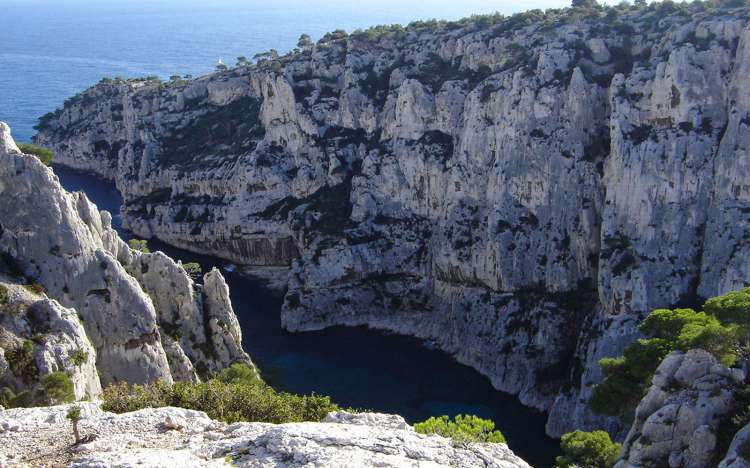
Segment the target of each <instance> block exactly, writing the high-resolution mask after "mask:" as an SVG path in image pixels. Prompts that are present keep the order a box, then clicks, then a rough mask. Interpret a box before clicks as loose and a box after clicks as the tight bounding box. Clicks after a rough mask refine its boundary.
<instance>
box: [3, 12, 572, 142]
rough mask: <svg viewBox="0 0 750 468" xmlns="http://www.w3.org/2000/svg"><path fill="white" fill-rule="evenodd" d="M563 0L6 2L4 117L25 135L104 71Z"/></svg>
mask: <svg viewBox="0 0 750 468" xmlns="http://www.w3.org/2000/svg"><path fill="white" fill-rule="evenodd" d="M566 3H567V2H566V1H564V0H562V1H561V0H530V1H525V2H520V1H517V0H460V1H456V0H317V1H308V0H0V121H6V122H8V123H9V124H10V126H11V128H12V129H13V131H14V135H15V137H16V139H17V140H18V141H28V140H29V139H30V138H31V137H32V135H33V130H32V126H33V125H34V124H35V123H36V121H37V119H38V118H39V117H40V116H42V115H44V114H45V113H47V112H49V111H51V110H54V109H55V108H56V107H59V106H60V105H61V104H62V102H63V101H64V100H65V99H66V98H68V97H70V96H72V95H74V94H76V93H77V92H79V91H82V90H84V89H86V88H87V87H89V86H91V85H92V84H94V83H96V82H97V81H99V80H100V79H101V78H102V77H103V76H111V77H113V76H118V75H121V76H124V77H138V76H146V75H158V76H160V77H162V78H168V77H169V76H170V75H174V74H178V75H185V74H193V75H200V74H204V73H208V72H210V71H211V70H212V69H213V66H214V64H216V62H217V61H218V59H219V58H223V60H224V62H226V63H229V64H231V63H234V60H235V58H236V57H238V56H240V55H244V56H246V57H252V56H253V55H254V54H255V53H257V52H262V51H267V50H269V49H271V48H275V49H277V50H278V51H280V52H284V51H287V50H290V49H291V48H293V47H294V46H295V45H296V44H297V39H298V38H299V35H300V34H301V33H307V34H310V35H311V36H312V37H313V38H314V39H317V38H319V37H320V36H322V35H323V34H324V33H325V32H328V31H332V30H334V29H338V28H341V29H345V30H348V31H352V30H354V29H356V28H366V27H368V26H372V25H376V24H392V23H401V24H407V23H409V22H410V21H413V20H417V19H430V18H441V19H458V18H462V17H465V16H470V15H471V14H475V13H491V12H495V11H501V12H503V13H512V12H516V11H520V10H525V9H529V8H537V7H540V8H545V7H552V6H555V7H559V6H563V5H565V4H566Z"/></svg>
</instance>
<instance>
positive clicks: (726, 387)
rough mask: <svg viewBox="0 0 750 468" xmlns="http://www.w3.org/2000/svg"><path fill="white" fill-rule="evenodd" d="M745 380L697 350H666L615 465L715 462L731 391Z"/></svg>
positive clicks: (696, 467) (699, 466)
mask: <svg viewBox="0 0 750 468" xmlns="http://www.w3.org/2000/svg"><path fill="white" fill-rule="evenodd" d="M744 380H745V373H744V372H743V371H742V370H741V369H727V368H726V367H724V366H722V365H721V364H719V363H718V362H717V361H716V359H715V358H714V357H713V356H712V355H711V354H710V353H708V352H706V351H703V350H701V349H694V350H690V351H688V352H681V351H674V352H672V353H671V354H669V355H668V356H667V357H666V358H665V359H664V360H663V361H662V363H661V364H660V365H659V368H658V369H657V370H656V374H655V375H654V378H653V385H652V386H651V388H649V390H648V393H647V394H646V396H645V397H644V398H643V399H642V400H641V402H640V403H639V404H638V408H637V409H636V411H635V421H634V422H633V426H632V427H631V429H630V432H629V433H628V436H627V438H626V439H625V442H624V443H623V447H622V455H621V456H622V459H621V460H620V461H619V462H618V463H617V464H616V465H615V466H616V468H630V467H638V466H670V467H685V468H703V467H708V466H712V465H715V463H716V460H717V459H720V458H721V457H720V456H718V455H717V453H716V452H717V450H716V449H717V433H718V430H719V426H720V423H721V422H722V420H723V419H724V418H725V417H728V415H729V413H730V412H731V411H732V410H733V406H734V392H735V390H737V388H738V387H739V386H740V385H741V384H743V382H744ZM745 432H746V431H745ZM743 434H744V432H743V431H740V433H738V436H737V437H740V438H741V437H743ZM739 443H740V442H737V443H736V444H733V446H734V447H735V449H732V448H730V454H731V453H732V452H733V451H736V450H737V449H736V447H737V446H738V445H739ZM728 456H730V455H728ZM727 463H728V462H727Z"/></svg>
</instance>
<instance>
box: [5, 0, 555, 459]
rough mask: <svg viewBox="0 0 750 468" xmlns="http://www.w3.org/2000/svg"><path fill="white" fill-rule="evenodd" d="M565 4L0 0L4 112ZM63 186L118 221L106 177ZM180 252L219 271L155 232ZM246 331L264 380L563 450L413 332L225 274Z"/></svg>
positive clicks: (529, 447)
mask: <svg viewBox="0 0 750 468" xmlns="http://www.w3.org/2000/svg"><path fill="white" fill-rule="evenodd" d="M562 6H566V5H564V4H561V3H560V2H559V1H551V0H530V1H525V2H518V1H505V0H503V1H493V0H484V1H483V0H461V1H455V0H454V1H447V0H430V1H426V0H425V1H419V0H377V1H374V0H372V1H357V0H350V1H343V0H330V1H329V0H318V1H316V2H309V1H307V2H306V1H292V0H280V1H274V0H265V1H260V0H244V1H243V0H202V1H201V0H117V1H115V0H106V1H105V0H98V1H97V0H0V121H4V122H7V123H8V124H9V125H10V126H11V128H12V131H13V135H14V137H15V139H16V140H17V141H19V142H28V141H30V140H31V138H32V137H33V135H34V129H33V126H34V125H35V124H36V122H37V119H38V118H39V117H40V116H42V115H44V114H45V113H47V112H50V111H52V110H54V109H56V108H57V107H60V106H61V105H62V103H63V101H64V100H65V99H66V98H68V97H70V96H73V95H75V94H76V93H78V92H81V91H83V90H84V89H86V88H87V87H89V86H91V85H93V84H95V83H96V82H98V81H99V80H100V79H101V78H102V77H105V76H108V77H115V76H123V77H140V76H147V75H157V76H159V77H161V78H163V79H168V77H169V76H171V75H187V74H191V75H194V76H198V75H201V74H205V73H209V72H211V71H212V70H213V69H214V67H215V65H216V63H217V62H218V61H219V60H220V59H221V60H222V61H223V62H224V63H227V64H232V63H234V61H235V59H236V57H238V56H245V57H252V56H253V55H254V54H255V53H258V52H263V51H267V50H269V49H272V48H273V49H276V50H278V51H279V52H282V53H283V52H285V51H287V50H290V49H292V48H294V47H295V45H296V43H297V40H298V38H299V36H300V34H302V33H306V34H309V35H310V36H312V38H313V39H314V40H316V39H317V38H319V37H321V36H322V35H323V34H325V33H326V32H328V31H332V30H334V29H344V30H347V31H349V32H351V31H353V30H355V29H358V28H362V29H364V28H367V27H369V26H372V25H377V24H394V23H399V24H404V25H405V24H408V23H409V22H412V21H417V20H428V19H433V18H434V19H448V20H453V19H459V18H463V17H466V16H470V15H472V14H483V13H494V12H497V11H499V12H501V13H504V14H511V13H514V12H517V11H521V10H526V9H529V8H549V7H562ZM54 170H55V172H56V173H57V174H58V176H59V177H60V180H61V182H62V183H63V185H64V186H65V187H66V188H67V189H68V190H82V191H84V192H86V193H87V195H88V196H89V198H91V199H92V201H94V202H95V203H96V204H97V205H98V206H99V207H100V209H106V210H109V211H111V212H112V213H113V214H114V216H115V219H114V224H115V227H116V228H117V229H118V230H119V231H120V233H121V235H122V236H123V237H125V238H127V237H128V236H129V235H130V234H129V233H128V232H127V231H125V230H123V229H122V227H121V226H120V224H119V216H118V213H119V207H120V204H121V199H120V196H119V194H118V193H117V191H116V189H115V188H114V187H113V186H112V184H110V183H108V182H106V181H102V180H100V179H98V178H96V177H94V176H91V175H88V174H82V173H79V172H75V171H71V170H68V169H65V168H62V167H55V168H54ZM154 248H155V249H158V250H163V251H165V252H166V253H168V254H169V255H171V256H173V257H175V258H178V259H181V260H183V261H198V262H199V263H201V264H202V265H203V267H204V269H206V268H210V267H213V266H217V267H220V268H221V267H224V266H226V264H225V263H224V262H222V261H221V260H219V259H216V258H211V257H204V256H198V255H195V254H192V253H190V252H186V251H183V250H180V249H175V248H173V247H170V246H168V245H164V244H161V243H159V242H158V241H153V242H152V249H154ZM224 274H225V276H226V277H227V280H228V282H229V285H230V289H231V291H232V303H233V306H234V308H235V311H236V312H237V315H238V317H239V320H240V324H241V326H242V332H243V346H244V347H245V349H246V350H247V351H248V352H249V354H250V355H251V357H252V358H253V360H254V361H255V362H256V364H258V366H259V367H260V369H261V370H262V372H263V377H264V378H265V379H266V380H267V381H268V382H269V383H270V384H271V385H273V386H274V387H275V388H277V389H279V390H283V391H290V392H299V393H310V392H315V393H319V394H325V395H330V396H331V397H332V398H333V399H334V401H336V402H337V403H339V404H340V405H341V406H344V407H354V408H363V409H369V410H375V411H380V412H390V413H398V414H401V415H403V416H404V417H405V418H406V419H407V421H409V422H410V423H413V422H416V421H420V420H423V419H426V418H427V417H429V416H433V415H443V414H446V415H449V416H454V415H456V414H462V413H468V414H477V415H479V416H482V417H485V418H490V419H492V420H493V421H495V423H496V425H497V427H498V428H499V429H500V430H501V431H502V432H503V433H504V434H505V436H506V438H507V439H508V443H509V445H510V447H511V448H512V449H513V450H514V451H515V452H516V453H517V454H518V455H519V456H521V457H523V458H524V459H525V460H527V461H528V462H529V463H531V464H532V465H533V466H536V467H549V466H551V465H552V464H553V461H554V457H555V456H556V455H558V454H559V453H558V452H559V449H558V444H557V442H556V441H554V440H552V439H550V438H548V437H547V436H546V435H545V434H544V421H545V418H544V415H542V414H540V413H538V412H536V411H534V410H531V409H529V408H526V407H524V406H522V405H521V404H520V403H518V401H517V400H516V399H515V397H513V396H511V395H507V394H504V393H502V392H499V391H497V390H495V389H494V388H493V387H492V385H491V384H490V382H489V380H488V379H487V378H486V377H484V376H482V375H480V374H479V373H478V372H476V371H474V370H473V369H471V368H469V367H467V366H464V365H461V364H459V363H457V362H456V361H455V360H454V359H453V358H452V357H451V356H449V355H448V354H446V353H443V352H441V351H439V350H436V349H433V347H432V346H430V344H429V343H425V342H422V341H420V340H417V339H414V338H410V337H404V336H397V335H392V334H387V333H382V332H376V331H372V330H368V329H367V328H365V327H357V328H344V327H333V328H330V329H327V330H322V331H318V332H310V333H299V334H292V333H288V332H286V331H284V330H283V329H282V328H281V326H280V319H279V312H280V309H281V301H282V300H281V298H280V297H279V296H278V294H274V292H273V291H271V290H269V289H267V288H266V287H265V286H264V285H263V284H262V283H261V282H258V281H256V280H253V279H251V278H248V277H247V276H243V275H241V274H239V273H236V272H229V271H225V272H224Z"/></svg>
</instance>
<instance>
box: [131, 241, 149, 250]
mask: <svg viewBox="0 0 750 468" xmlns="http://www.w3.org/2000/svg"><path fill="white" fill-rule="evenodd" d="M128 247H130V248H131V249H133V250H137V251H138V252H141V253H151V249H149V248H148V241H146V240H143V239H130V240H129V241H128Z"/></svg>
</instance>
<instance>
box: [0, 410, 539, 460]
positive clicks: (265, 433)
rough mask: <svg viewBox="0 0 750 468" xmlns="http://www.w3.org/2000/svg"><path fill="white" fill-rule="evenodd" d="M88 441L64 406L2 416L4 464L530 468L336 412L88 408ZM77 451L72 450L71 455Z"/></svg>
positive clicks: (493, 453)
mask: <svg viewBox="0 0 750 468" xmlns="http://www.w3.org/2000/svg"><path fill="white" fill-rule="evenodd" d="M80 406H81V413H82V415H83V419H82V420H81V422H80V430H81V432H82V434H83V435H84V436H90V435H96V438H95V439H94V440H93V441H91V442H88V443H85V444H80V445H73V435H72V432H71V429H70V422H69V421H67V420H66V418H65V415H66V413H67V410H68V407H67V406H56V407H49V408H28V409H15V410H6V411H2V412H0V441H2V442H3V443H2V444H0V464H2V465H3V466H7V465H13V466H40V465H43V464H44V465H52V464H54V465H56V466H57V465H59V466H70V467H76V468H84V467H89V468H94V467H105V466H121V467H135V466H138V467H159V468H162V467H184V466H190V467H226V466H234V467H254V468H261V467H269V468H270V467H286V468H293V467H312V466H316V467H318V466H319V467H350V466H357V467H376V466H377V467H425V468H426V467H443V466H445V467H448V466H462V467H463V466H465V467H468V466H471V467H486V468H528V467H529V465H528V464H526V463H525V462H524V461H523V460H521V459H520V458H518V457H516V456H515V455H514V454H513V452H511V451H510V450H509V449H508V446H507V445H505V444H474V443H471V444H463V445H461V444H455V443H453V442H452V441H451V440H450V439H446V438H443V437H440V436H425V435H422V434H417V433H416V432H414V430H413V429H412V428H411V427H410V426H409V425H408V424H406V422H405V421H404V420H403V418H401V417H400V416H394V415H386V414H377V413H363V414H349V413H343V412H339V413H331V414H329V416H328V417H327V418H326V420H325V421H324V422H321V423H293V424H279V425H275V424H266V423H235V424H231V425H228V424H225V423H221V422H218V421H215V420H212V419H210V418H208V417H207V416H206V414H205V413H202V412H199V411H191V410H185V409H181V408H155V409H144V410H140V411H136V412H132V413H124V414H113V413H108V412H105V411H102V410H101V409H100V407H99V405H98V404H96V403H85V404H81V405H80ZM71 446H72V448H71Z"/></svg>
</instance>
